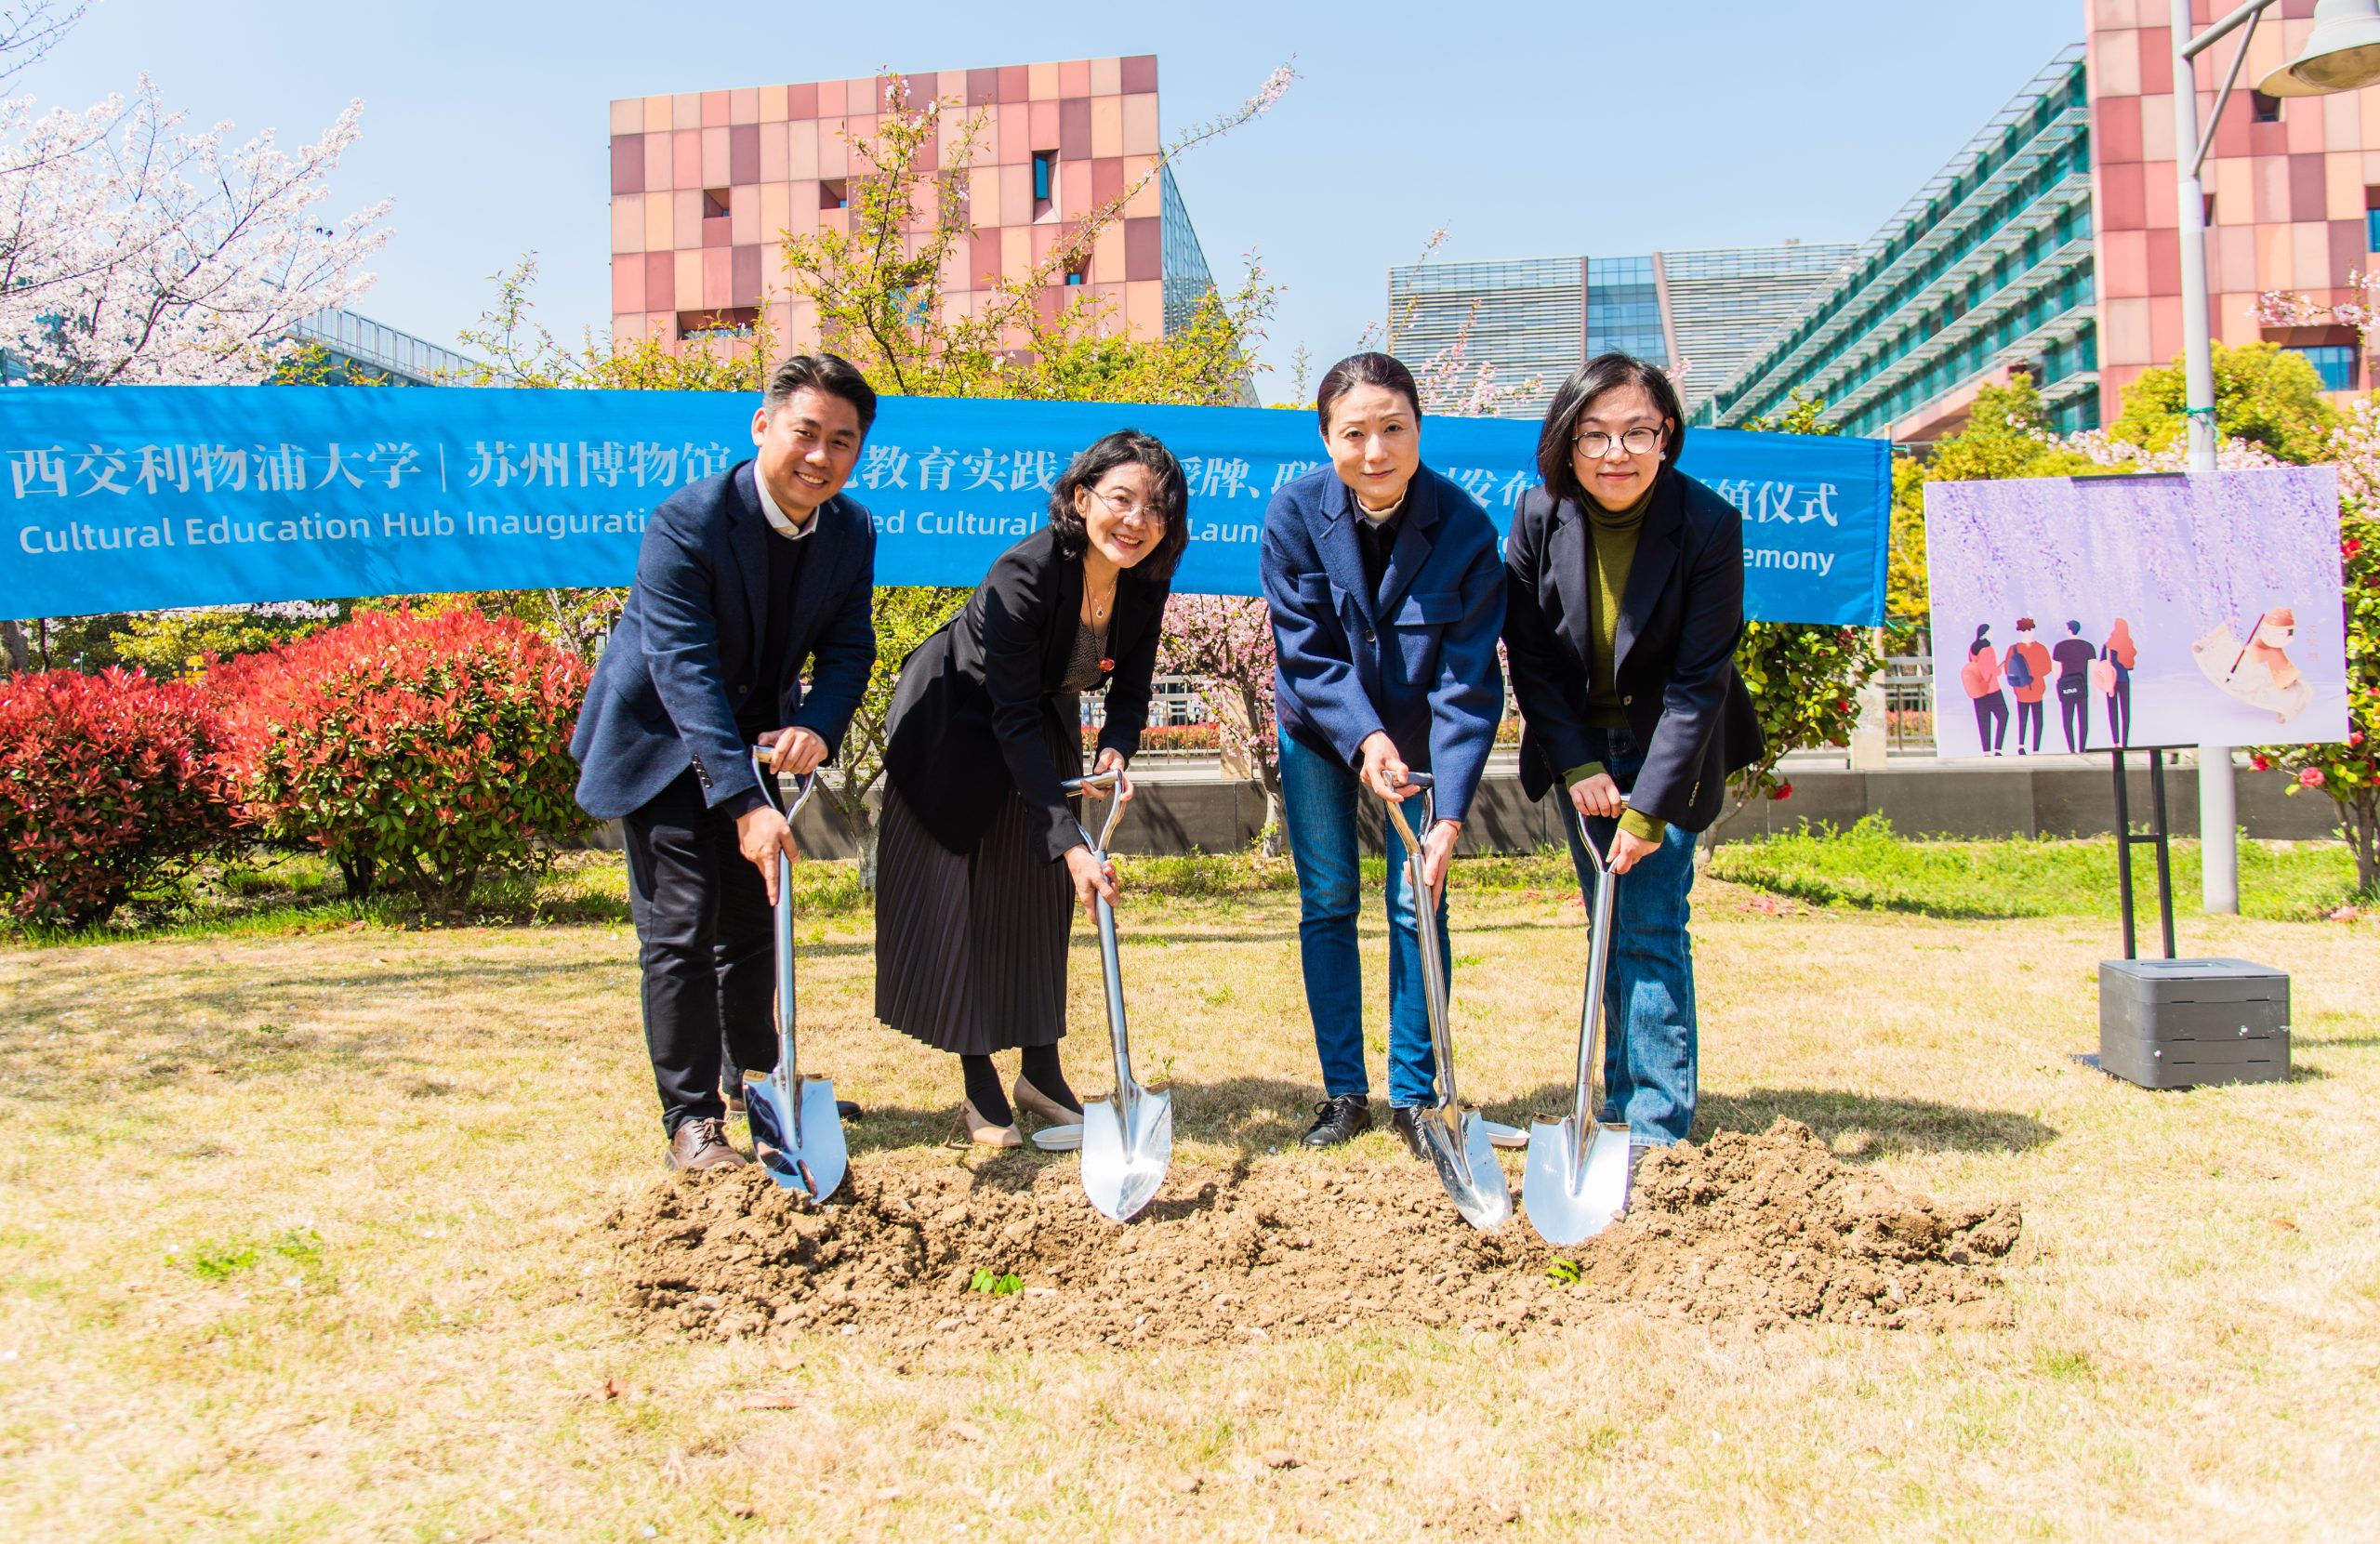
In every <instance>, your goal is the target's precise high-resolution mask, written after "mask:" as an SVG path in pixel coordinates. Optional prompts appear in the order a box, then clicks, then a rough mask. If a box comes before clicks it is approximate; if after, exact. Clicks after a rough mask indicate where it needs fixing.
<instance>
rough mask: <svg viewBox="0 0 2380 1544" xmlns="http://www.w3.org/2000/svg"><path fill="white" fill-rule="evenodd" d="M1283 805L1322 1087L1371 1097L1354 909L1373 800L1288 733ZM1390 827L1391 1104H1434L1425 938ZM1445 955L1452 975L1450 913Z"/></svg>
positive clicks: (1348, 773)
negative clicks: (1365, 809)
mask: <svg viewBox="0 0 2380 1544" xmlns="http://www.w3.org/2000/svg"><path fill="white" fill-rule="evenodd" d="M1280 745H1281V805H1282V812H1283V815H1284V816H1285V818H1286V820H1287V822H1288V825H1289V851H1290V855H1291V857H1292V858H1293V859H1294V860H1295V861H1296V864H1297V870H1298V957H1299V962H1300V964H1301V965H1302V968H1303V970H1304V973H1305V1004H1306V1010H1307V1012H1309V1013H1310V1014H1312V1015H1313V1018H1314V1049H1315V1050H1316V1052H1317V1053H1318V1054H1319V1055H1320V1057H1321V1059H1322V1087H1323V1091H1324V1092H1326V1093H1328V1094H1329V1095H1330V1096H1331V1097H1332V1098H1333V1099H1336V1098H1338V1097H1339V1096H1341V1095H1342V1094H1368V1093H1369V1092H1371V1078H1370V1077H1369V1076H1368V1075H1367V1074H1366V1073H1365V1071H1364V963H1363V957H1362V956H1361V955H1360V954H1359V953H1358V952H1357V950H1356V945H1355V913H1356V911H1357V909H1358V908H1359V907H1360V906H1361V904H1362V901H1363V893H1362V891H1363V878H1362V872H1361V870H1359V869H1358V868H1357V867H1356V847H1355V809H1356V806H1357V804H1358V803H1359V802H1360V801H1363V800H1366V799H1371V798H1374V796H1373V795H1372V794H1371V793H1369V792H1368V791H1367V790H1366V789H1365V788H1364V786H1363V785H1362V783H1361V782H1359V781H1358V780H1357V779H1356V776H1355V772H1354V771H1353V769H1351V768H1349V767H1348V766H1346V765H1345V764H1344V763H1342V761H1340V760H1339V759H1338V758H1337V757H1334V756H1329V755H1326V754H1324V753H1322V752H1319V751H1316V750H1315V749H1313V748H1312V747H1311V746H1303V745H1300V744H1299V743H1298V742H1297V741H1295V740H1293V739H1291V738H1290V737H1289V735H1287V734H1284V735H1282V736H1281V739H1280ZM1405 818H1406V819H1407V820H1408V821H1411V822H1413V823H1415V830H1414V835H1416V836H1421V835H1424V834H1425V833H1423V832H1422V831H1421V829H1420V821H1421V800H1419V799H1411V800H1408V801H1407V803H1406V806H1405ZM1386 824H1387V827H1388V887H1387V889H1388V1102H1390V1103H1391V1104H1395V1105H1406V1104H1430V1103H1435V1102H1436V1100H1437V1062H1436V1060H1435V1058H1434V1057H1432V1055H1431V1054H1430V1017H1429V1012H1430V1010H1429V1005H1428V1003H1427V1002H1426V1000H1425V999H1424V998H1423V997H1422V996H1421V991H1422V987H1421V934H1420V933H1418V932H1417V931H1415V930H1414V921H1413V896H1412V886H1411V885H1409V884H1408V882H1407V880H1406V876H1405V843H1404V842H1403V840H1401V839H1400V838H1398V836H1397V834H1396V825H1395V822H1393V821H1391V822H1387V823H1386ZM1436 920H1437V929H1438V957H1439V958H1440V959H1442V960H1445V961H1447V966H1448V971H1449V972H1451V971H1452V970H1453V961H1452V956H1451V954H1450V952H1449V951H1448V947H1447V912H1446V904H1445V902H1444V901H1443V899H1442V900H1441V901H1440V903H1439V905H1438V912H1437V919H1436Z"/></svg>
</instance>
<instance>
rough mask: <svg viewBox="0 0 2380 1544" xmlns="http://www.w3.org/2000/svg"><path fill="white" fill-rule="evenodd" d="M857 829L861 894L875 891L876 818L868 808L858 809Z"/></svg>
mask: <svg viewBox="0 0 2380 1544" xmlns="http://www.w3.org/2000/svg"><path fill="white" fill-rule="evenodd" d="M860 821H861V825H860V829H859V833H858V834H859V891H860V893H861V894H862V895H873V894H875V893H876V820H875V817H874V816H873V815H872V814H871V813H870V812H868V810H867V809H866V807H865V806H862V807H861V810H860Z"/></svg>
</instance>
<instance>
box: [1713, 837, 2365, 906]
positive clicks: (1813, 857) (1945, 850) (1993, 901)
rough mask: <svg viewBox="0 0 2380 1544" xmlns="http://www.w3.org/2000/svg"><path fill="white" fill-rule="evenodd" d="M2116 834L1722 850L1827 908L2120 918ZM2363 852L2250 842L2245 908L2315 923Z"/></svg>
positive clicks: (2183, 862)
mask: <svg viewBox="0 0 2380 1544" xmlns="http://www.w3.org/2000/svg"><path fill="white" fill-rule="evenodd" d="M2116 861H2117V860H2116V842H2115V838H2113V837H2097V838H2081V839H2048V838H2041V839H2025V838H2008V839H2003V840H1998V841H1933V840H1912V839H1911V838H1906V837H1903V836H1900V835H1898V834H1897V833H1896V832H1895V831H1894V830H1893V828H1892V824H1891V822H1889V821H1887V820H1885V819H1884V817H1883V816H1881V815H1869V816H1867V817H1865V818H1863V819H1862V820H1860V821H1859V823H1858V825H1854V826H1852V827H1851V828H1850V829H1849V830H1847V831H1846V830H1842V829H1839V828H1837V827H1835V826H1832V825H1805V826H1804V827H1803V828H1802V829H1801V830H1799V831H1795V832H1792V833H1789V834H1787V835H1783V836H1776V837H1767V838H1761V839H1759V840H1755V841H1745V842H1731V843H1729V844H1727V845H1726V846H1723V847H1721V848H1720V849H1719V851H1717V852H1716V853H1715V854H1714V855H1713V857H1712V864H1711V872H1712V874H1713V875H1715V876H1716V877H1718V878H1722V879H1727V880H1732V881H1733V882H1735V883H1737V884H1741V885H1750V886H1752V887H1754V888H1756V889H1760V890H1765V891H1773V892H1775V893H1777V894H1779V895H1790V896H1792V897H1793V898H1795V899H1796V900H1802V901H1807V902H1810V903H1812V904H1817V905H1822V906H1843V907H1849V908H1853V909H1858V910H1866V911H1895V912H1910V913H1914V914H1916V915H1919V916H1924V917H1967V918H1977V919H1984V918H1994V917H2114V916H2117V915H2118V914H2119V910H2120V907H2119V903H2118V899H2117V878H2116ZM2173 873H2174V909H2175V914H2176V915H2177V916H2197V915H2200V914H2201V907H2200V904H2199V876H2200V869H2199V844H2198V843H2197V842H2196V841H2178V840H2177V841H2175V843H2174V844H2173ZM2133 882H2134V884H2135V886H2136V887H2137V890H2136V904H2137V905H2138V906H2139V908H2140V911H2139V915H2140V916H2141V917H2142V918H2143V919H2144V920H2145V921H2150V922H2151V923H2152V925H2153V918H2154V917H2155V915H2156V882H2157V871H2156V862H2155V855H2154V853H2153V852H2152V851H2150V850H2149V849H2148V848H2145V847H2142V848H2135V850H2134V853H2133ZM2354 889H2355V857H2354V854H2353V853H2351V852H2349V851H2347V847H2346V846H2345V845H2344V844H2343V843H2337V842H2260V841H2244V842H2241V844H2240V909H2241V914H2242V915H2244V916H2248V917H2266V918H2270V919H2273V920H2277V921H2313V920H2319V919H2321V917H2327V916H2328V915H2330V913H2332V912H2333V911H2335V910H2336V909H2338V908H2339V907H2340V906H2342V905H2346V904H2350V902H2351V901H2352V899H2353V892H2354Z"/></svg>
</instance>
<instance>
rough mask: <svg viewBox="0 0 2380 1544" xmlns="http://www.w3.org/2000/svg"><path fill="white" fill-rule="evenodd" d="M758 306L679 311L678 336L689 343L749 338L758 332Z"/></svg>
mask: <svg viewBox="0 0 2380 1544" xmlns="http://www.w3.org/2000/svg"><path fill="white" fill-rule="evenodd" d="M759 330H760V308H759V307H758V306H731V307H725V308H722V309H721V310H707V311H680V312H679V313H678V336H679V337H681V338H682V339H684V340H685V341H687V342H689V343H700V342H703V341H705V340H707V339H712V338H737V337H752V336H753V335H754V334H755V333H757V332H758V331H759Z"/></svg>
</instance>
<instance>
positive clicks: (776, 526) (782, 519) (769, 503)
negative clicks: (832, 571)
mask: <svg viewBox="0 0 2380 1544" xmlns="http://www.w3.org/2000/svg"><path fill="white" fill-rule="evenodd" d="M752 486H753V487H755V488H757V489H759V490H760V513H761V514H763V515H766V516H767V517H768V521H769V529H770V530H772V531H774V532H775V533H776V534H778V535H780V536H784V537H786V538H787V540H790V541H800V540H801V539H802V538H804V537H806V536H808V535H809V534H810V533H812V532H813V531H815V530H817V529H818V511H817V510H815V509H813V510H811V511H810V518H809V519H808V520H806V521H802V522H801V523H800V525H796V524H794V523H793V521H791V520H790V519H788V518H787V515H786V512H785V511H784V510H783V509H780V508H777V501H776V500H775V499H774V498H773V497H771V496H770V494H769V480H768V479H767V478H765V477H762V476H761V475H760V468H758V467H755V468H752Z"/></svg>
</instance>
